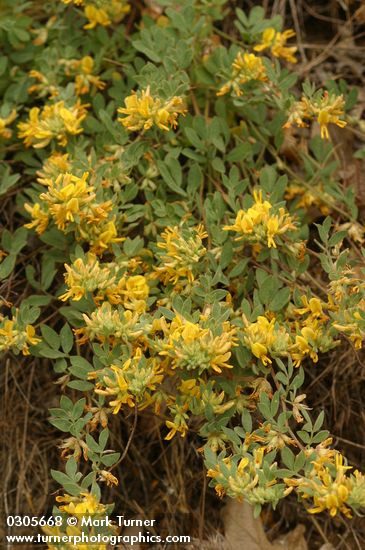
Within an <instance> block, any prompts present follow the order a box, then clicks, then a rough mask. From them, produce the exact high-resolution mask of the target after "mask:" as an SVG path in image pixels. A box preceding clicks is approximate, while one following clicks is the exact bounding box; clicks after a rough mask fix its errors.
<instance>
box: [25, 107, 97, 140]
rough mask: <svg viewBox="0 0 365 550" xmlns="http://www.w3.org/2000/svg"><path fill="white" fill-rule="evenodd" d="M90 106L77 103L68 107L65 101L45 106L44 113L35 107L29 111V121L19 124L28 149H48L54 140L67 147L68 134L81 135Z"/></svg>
mask: <svg viewBox="0 0 365 550" xmlns="http://www.w3.org/2000/svg"><path fill="white" fill-rule="evenodd" d="M87 107H88V105H81V103H80V102H79V101H77V102H76V103H75V104H74V105H73V106H72V107H66V106H65V104H64V101H59V102H58V103H55V104H53V105H45V106H44V107H43V109H42V111H41V110H40V109H39V108H38V107H33V108H32V109H31V110H30V111H29V121H28V122H19V124H18V128H19V134H18V136H19V137H20V138H23V139H24V144H25V146H26V147H31V146H33V147H34V148H36V149H40V148H42V147H46V146H47V145H48V144H49V143H50V142H51V141H52V139H57V142H58V143H59V145H61V146H62V147H64V146H65V145H67V134H71V135H78V134H81V132H82V128H81V127H80V124H81V122H82V121H83V120H84V118H85V117H86V108H87Z"/></svg>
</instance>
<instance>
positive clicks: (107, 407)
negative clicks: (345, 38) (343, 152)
mask: <svg viewBox="0 0 365 550" xmlns="http://www.w3.org/2000/svg"><path fill="white" fill-rule="evenodd" d="M154 4H156V6H157V7H159V9H155V10H154V9H152V8H149V9H147V8H146V9H145V10H144V11H142V12H141V14H140V21H139V23H138V25H137V26H136V28H135V27H134V26H133V21H134V19H135V17H136V14H135V13H132V12H133V10H134V8H133V10H132V5H131V4H129V3H127V2H125V1H122V0H112V1H104V0H95V1H88V0H74V1H71V0H63V1H62V2H39V1H38V0H32V1H30V2H27V3H25V4H16V5H15V4H14V2H12V1H11V0H5V1H4V2H3V5H2V7H1V13H2V18H1V21H0V39H1V42H2V45H3V56H2V57H1V58H0V71H1V73H2V81H1V82H2V83H1V87H2V92H3V104H2V106H1V109H0V115H1V116H0V136H1V137H0V140H1V147H2V152H1V158H2V160H5V161H6V160H11V162H9V168H7V169H6V170H5V171H4V170H3V168H2V169H1V170H2V171H3V173H2V176H3V178H2V183H1V184H0V194H2V195H5V194H6V193H12V194H13V196H14V200H16V205H17V213H18V215H19V216H20V217H21V218H22V221H21V224H20V227H19V228H18V229H17V230H16V231H15V232H14V233H11V232H10V231H8V229H5V228H4V229H3V230H2V240H1V243H2V250H1V262H0V278H1V279H3V280H5V279H7V278H8V277H11V276H12V273H13V272H14V270H16V269H17V270H19V269H25V274H26V277H27V281H28V285H29V288H31V289H33V293H31V295H30V296H28V297H26V298H25V297H23V299H22V303H21V305H20V306H19V307H18V308H17V307H12V304H11V303H9V302H8V301H6V300H3V301H2V304H1V311H2V313H1V314H0V352H1V353H7V352H12V353H15V354H17V353H23V354H24V355H27V354H32V355H33V356H34V357H45V358H48V359H49V368H52V367H53V368H54V370H55V372H56V373H57V375H58V376H59V377H60V380H59V383H60V386H61V387H62V389H63V392H64V394H63V395H62V397H61V399H60V405H59V407H58V408H54V409H52V410H51V423H52V424H53V425H54V426H55V427H56V428H58V429H59V430H60V431H61V432H63V434H64V440H63V442H62V444H61V449H62V456H63V458H64V459H65V461H66V465H65V472H58V471H53V472H52V475H53V477H54V479H55V480H56V481H58V482H59V483H60V484H61V486H62V487H63V492H64V494H63V496H58V497H57V498H56V500H57V502H63V503H64V504H63V505H62V506H61V507H60V510H61V511H62V512H63V513H64V512H65V513H72V514H74V513H75V511H76V512H80V513H81V512H85V513H86V512H88V511H89V512H90V510H91V512H95V511H97V510H99V511H100V510H105V507H104V504H101V501H102V500H103V485H104V484H108V485H113V484H118V480H117V479H116V477H115V476H114V475H113V474H112V473H111V472H112V470H113V467H114V466H115V464H116V463H117V462H118V460H119V458H120V454H121V453H122V452H123V449H116V450H113V451H111V450H110V449H108V438H109V429H108V421H109V418H110V417H111V416H112V415H125V414H130V411H131V410H132V411H133V410H134V411H135V414H138V412H139V411H141V410H143V409H145V408H149V409H150V410H151V411H154V413H155V414H156V415H158V416H159V417H161V418H163V419H164V422H165V427H164V428H163V429H164V432H163V437H164V438H165V439H166V440H170V439H172V438H175V437H189V432H190V430H194V431H195V432H196V431H197V432H198V434H199V436H200V438H201V442H202V446H203V448H204V455H205V459H204V460H205V464H206V466H207V475H208V477H209V478H210V483H211V485H212V486H213V487H214V488H215V490H216V492H217V494H218V495H220V496H222V495H225V494H227V495H228V496H230V497H233V498H238V499H245V500H247V501H248V502H250V503H251V504H252V505H253V506H254V508H255V513H257V514H258V513H259V512H260V509H261V506H262V505H263V504H265V503H271V504H273V505H274V506H275V505H276V504H277V503H278V502H279V501H280V500H281V499H284V498H285V497H286V496H287V495H288V494H289V493H291V492H295V493H296V494H297V496H298V499H299V500H300V501H302V502H303V504H304V505H305V506H306V507H307V509H308V512H309V513H319V512H325V511H326V512H328V513H329V514H331V515H332V516H333V515H336V514H343V515H345V516H347V517H351V516H352V515H353V514H354V513H355V514H356V513H359V512H360V511H361V508H363V507H365V477H364V475H363V474H362V473H361V472H359V471H357V470H356V471H355V470H353V469H352V468H351V465H349V464H347V461H346V458H345V457H343V456H342V455H341V454H340V453H339V452H338V451H336V450H335V449H333V447H332V439H331V437H330V434H329V433H328V432H327V431H326V430H321V427H322V424H323V421H324V412H322V413H321V414H320V415H319V416H318V417H317V418H312V416H311V414H310V413H309V408H308V406H307V405H306V396H305V394H303V392H302V391H301V387H302V385H303V383H304V380H305V376H306V371H307V370H309V369H311V370H314V371H315V372H318V373H320V371H321V363H322V361H323V358H324V357H325V354H326V353H327V352H328V351H329V350H332V349H334V348H337V347H338V348H339V347H341V346H346V345H347V346H354V347H355V348H356V349H360V348H361V347H362V345H363V341H364V338H365V314H364V305H365V283H364V257H363V254H362V253H361V252H360V250H359V249H360V247H361V245H362V244H363V241H364V228H363V226H361V225H360V224H359V223H358V222H357V209H356V206H355V202H354V196H353V192H352V190H351V188H348V189H347V190H345V189H344V188H343V186H342V183H341V181H340V180H339V176H338V170H337V166H338V164H337V161H336V156H335V151H334V148H333V146H332V144H331V140H330V129H331V125H337V126H339V127H340V128H343V127H344V126H345V125H346V123H347V122H348V120H349V114H348V112H349V110H350V109H351V107H352V106H353V103H354V99H355V98H354V93H353V92H351V91H349V90H348V89H347V87H346V84H345V83H344V82H340V83H339V84H336V83H334V82H329V83H328V87H327V89H320V90H316V89H315V87H314V86H313V85H312V84H311V83H310V82H308V81H306V82H305V83H304V84H303V85H301V84H298V83H297V76H296V73H295V72H294V68H293V64H294V63H296V61H297V51H296V50H297V48H296V46H295V33H294V32H293V31H292V30H290V29H287V30H284V29H283V28H282V21H281V19H280V18H278V17H277V18H274V19H273V20H267V19H265V18H264V12H263V9H261V8H255V9H253V10H252V11H251V12H250V13H244V12H243V11H242V10H240V9H237V10H236V11H235V12H234V13H232V11H231V8H228V7H227V5H226V2H225V1H224V0H215V1H213V2H205V1H198V0H185V1H184V2H179V3H178V5H177V3H176V2H173V1H171V2H169V1H167V0H165V1H161V2H155V3H154ZM156 6H155V7H156ZM135 9H137V8H135ZM233 15H234V17H235V27H236V29H237V32H238V34H239V39H236V38H234V39H233V38H232V40H231V38H230V37H229V36H226V35H224V33H222V32H221V31H220V30H219V29H220V24H219V21H220V20H221V19H223V18H225V17H232V16H233ZM70 29H72V37H71V36H70ZM301 89H302V91H300V90H301ZM308 126H311V128H312V130H313V133H312V135H313V134H314V137H312V138H310V137H309V133H308V130H307V128H306V127H308ZM288 136H291V138H292V139H294V140H298V143H299V140H301V143H302V145H301V147H299V146H298V147H297V161H296V164H295V166H294V167H293V165H292V164H290V162H289V161H288V159H287V157H286V154H285V147H284V144H285V140H286V139H287V137H288ZM303 144H304V145H303ZM16 170H18V171H19V172H21V173H22V176H21V177H20V173H17V172H16ZM15 189H16V190H17V191H16V192H15V193H14V191H15ZM313 212H315V214H313ZM325 216H326V217H325ZM324 217H325V219H324ZM323 220H324V221H323ZM314 221H316V222H317V223H316V224H315V223H314ZM310 228H311V232H312V233H313V231H314V232H315V233H316V236H315V237H314V238H313V236H311V234H310ZM24 247H28V250H31V251H33V256H32V257H33V258H34V257H35V258H36V260H35V262H34V263H28V265H25V266H24V265H22V264H20V265H19V262H17V257H18V255H19V253H20V251H21V250H22V249H23V248H24ZM314 262H316V265H317V275H316V277H313V276H312V275H311V268H312V266H313V263H314ZM318 270H319V275H318ZM50 307H52V311H53V313H54V312H55V311H57V317H55V316H54V315H51V317H52V322H50V321H47V318H49V308H50ZM47 312H48V313H47ZM47 322H48V323H49V324H47ZM50 325H52V326H50ZM68 388H70V389H73V390H77V391H78V392H80V397H79V399H78V400H76V401H73V400H71V399H70V397H67V393H68ZM69 395H71V394H69ZM73 395H74V394H73ZM192 421H193V422H192ZM192 426H193V428H192ZM202 459H203V458H202ZM85 463H86V464H85ZM91 512H90V513H91ZM73 529H74V532H78V531H77V529H78V527H75V528H73Z"/></svg>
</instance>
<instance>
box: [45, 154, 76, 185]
mask: <svg viewBox="0 0 365 550" xmlns="http://www.w3.org/2000/svg"><path fill="white" fill-rule="evenodd" d="M68 157H69V154H68V153H65V154H64V155H63V154H62V153H59V152H57V151H55V152H54V153H52V154H51V155H50V156H49V157H48V158H47V159H46V160H45V161H44V162H43V166H42V170H38V172H37V176H38V178H37V181H38V183H41V184H42V185H46V186H47V187H48V186H50V185H53V183H52V182H53V180H56V179H57V177H58V176H59V175H60V174H65V173H66V172H71V167H72V165H71V162H70V161H69V158H68Z"/></svg>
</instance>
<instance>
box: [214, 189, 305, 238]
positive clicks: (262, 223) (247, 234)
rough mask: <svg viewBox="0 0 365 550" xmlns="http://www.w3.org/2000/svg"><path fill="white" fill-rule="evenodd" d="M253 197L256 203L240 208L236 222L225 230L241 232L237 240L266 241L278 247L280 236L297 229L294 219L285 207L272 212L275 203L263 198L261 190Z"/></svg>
mask: <svg viewBox="0 0 365 550" xmlns="http://www.w3.org/2000/svg"><path fill="white" fill-rule="evenodd" d="M253 198H254V204H253V205H252V206H251V207H250V208H248V209H247V210H239V211H238V213H237V216H236V220H235V223H234V224H233V225H226V226H224V227H223V230H224V231H235V232H236V233H240V235H241V236H239V237H237V238H236V240H247V241H249V242H251V243H263V244H264V243H266V244H267V246H268V247H269V248H271V247H274V248H277V239H278V237H279V236H280V235H283V234H284V233H286V232H287V231H290V230H293V229H295V225H294V222H293V219H292V218H291V216H290V215H289V213H288V212H286V210H285V208H283V207H280V208H279V209H278V210H277V213H275V214H274V213H271V210H272V209H273V205H272V204H270V202H268V201H267V200H265V201H264V200H263V199H262V191H261V190H260V191H258V192H255V191H254V193H253Z"/></svg>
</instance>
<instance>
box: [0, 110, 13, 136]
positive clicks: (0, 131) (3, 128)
mask: <svg viewBox="0 0 365 550" xmlns="http://www.w3.org/2000/svg"><path fill="white" fill-rule="evenodd" d="M15 119H16V110H15V109H13V110H12V111H11V112H10V114H9V115H8V116H5V117H0V137H2V138H4V139H9V138H11V134H12V131H11V130H10V128H7V126H9V124H11V123H12V122H13V120H15Z"/></svg>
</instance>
